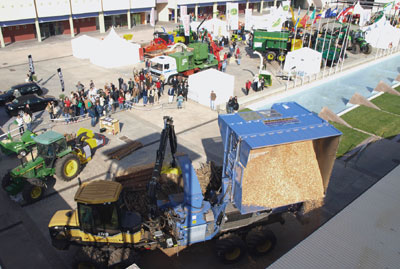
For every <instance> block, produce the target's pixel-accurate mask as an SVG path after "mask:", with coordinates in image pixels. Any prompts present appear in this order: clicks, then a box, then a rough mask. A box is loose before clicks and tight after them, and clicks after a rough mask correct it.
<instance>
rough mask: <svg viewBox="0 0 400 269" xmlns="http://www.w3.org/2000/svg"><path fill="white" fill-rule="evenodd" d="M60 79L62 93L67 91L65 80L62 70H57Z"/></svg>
mask: <svg viewBox="0 0 400 269" xmlns="http://www.w3.org/2000/svg"><path fill="white" fill-rule="evenodd" d="M57 73H58V77H59V78H60V83H61V91H62V92H63V91H64V90H65V85H64V78H63V74H62V73H61V68H58V69H57Z"/></svg>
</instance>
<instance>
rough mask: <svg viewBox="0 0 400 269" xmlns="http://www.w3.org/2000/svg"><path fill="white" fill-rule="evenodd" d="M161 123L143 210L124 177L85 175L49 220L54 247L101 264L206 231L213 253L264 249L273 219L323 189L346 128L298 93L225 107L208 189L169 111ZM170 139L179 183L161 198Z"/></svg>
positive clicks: (231, 258) (186, 241)
mask: <svg viewBox="0 0 400 269" xmlns="http://www.w3.org/2000/svg"><path fill="white" fill-rule="evenodd" d="M164 123H165V127H164V130H163V131H162V134H161V139H160V146H159V149H158V150H157V154H156V156H157V157H156V162H155V165H154V169H153V171H152V174H151V179H150V180H149V181H148V184H147V191H146V192H145V202H144V203H143V204H144V205H146V206H147V207H148V208H147V210H146V211H140V213H139V211H138V210H136V211H135V210H132V209H129V208H130V207H129V206H128V203H127V201H129V200H131V201H133V200H134V201H136V203H142V202H140V201H139V200H138V199H139V194H138V193H135V192H133V193H132V194H131V197H129V195H126V193H125V192H126V190H125V189H124V188H122V186H121V184H120V183H119V182H115V181H105V180H96V181H92V182H87V183H83V184H82V185H81V186H80V187H79V189H78V191H77V193H76V195H75V201H76V202H77V209H75V210H61V211H58V212H56V213H55V215H54V216H53V217H52V219H51V221H50V223H49V232H50V237H51V239H52V243H53V245H54V246H55V247H56V248H58V249H66V248H68V247H69V245H70V244H77V245H80V246H82V248H81V250H82V251H81V252H80V253H81V254H79V255H78V257H81V258H82V257H83V258H82V261H84V262H85V263H88V262H90V260H91V263H92V265H93V266H97V267H101V265H102V266H114V265H116V264H117V263H124V262H126V260H124V259H128V258H129V256H130V254H131V253H133V252H134V250H135V249H136V250H138V249H155V248H162V249H165V248H176V247H179V246H189V245H191V244H195V243H198V242H204V241H207V240H215V243H216V254H217V255H218V256H219V257H220V258H221V260H222V261H223V262H225V263H233V262H236V261H238V260H239V259H240V258H241V257H243V255H244V253H245V252H246V251H249V252H251V253H253V254H255V255H262V254H267V253H269V252H270V251H271V250H272V249H273V248H274V246H275V244H276V241H277V239H276V237H275V235H274V234H273V233H272V231H270V230H269V229H268V225H269V224H271V223H274V222H281V223H284V220H283V217H282V214H283V213H286V212H297V211H299V210H301V209H302V205H303V203H304V202H305V201H309V200H318V199H321V198H323V197H324V194H325V192H326V190H327V187H328V183H329V179H330V175H331V171H332V167H333V163H334V160H335V157H336V150H337V147H338V144H339V138H340V136H341V132H340V131H338V130H337V129H335V128H334V127H333V126H332V125H330V124H329V123H328V122H326V121H325V120H323V119H321V118H319V117H318V116H317V115H316V114H314V113H312V112H310V111H308V110H306V109H305V108H303V107H301V106H300V105H298V104H297V103H293V102H289V103H279V104H275V105H274V106H273V107H272V109H271V110H260V111H251V112H240V113H235V114H227V115H219V117H218V124H219V128H220V132H221V136H222V144H223V149H224V156H223V166H222V175H221V177H220V180H219V181H217V182H215V181H214V182H211V181H210V182H209V185H208V186H207V188H206V189H207V191H204V190H203V189H202V187H201V185H200V183H199V178H198V176H197V175H196V172H195V169H194V168H193V166H192V162H191V160H190V159H189V157H188V156H187V155H184V154H175V153H176V148H177V143H176V136H175V132H174V126H173V122H172V118H170V117H164ZM168 141H169V144H170V148H171V153H172V162H171V164H172V165H173V166H177V168H178V170H179V171H181V176H182V181H183V188H182V191H181V192H178V193H172V194H170V195H169V196H167V197H161V196H159V194H158V190H159V189H160V187H162V185H161V186H160V184H161V183H160V173H161V167H162V163H163V160H164V155H165V151H166V148H167V144H168ZM132 199H133V200H132ZM85 255H86V256H85ZM85 257H86V258H85ZM131 262H133V261H132V260H131V261H130V263H131ZM126 264H129V263H126Z"/></svg>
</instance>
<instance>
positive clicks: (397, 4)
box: [394, 2, 400, 10]
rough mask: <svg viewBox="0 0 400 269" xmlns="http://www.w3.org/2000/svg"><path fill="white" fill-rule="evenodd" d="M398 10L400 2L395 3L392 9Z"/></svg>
mask: <svg viewBox="0 0 400 269" xmlns="http://www.w3.org/2000/svg"><path fill="white" fill-rule="evenodd" d="M399 8H400V2H397V3H396V4H395V5H394V9H395V10H398V9H399Z"/></svg>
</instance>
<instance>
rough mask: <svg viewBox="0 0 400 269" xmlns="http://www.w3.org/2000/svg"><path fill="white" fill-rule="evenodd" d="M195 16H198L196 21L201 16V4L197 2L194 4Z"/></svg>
mask: <svg viewBox="0 0 400 269" xmlns="http://www.w3.org/2000/svg"><path fill="white" fill-rule="evenodd" d="M194 16H195V17H196V21H197V19H198V18H199V6H198V5H197V4H196V5H195V6H194Z"/></svg>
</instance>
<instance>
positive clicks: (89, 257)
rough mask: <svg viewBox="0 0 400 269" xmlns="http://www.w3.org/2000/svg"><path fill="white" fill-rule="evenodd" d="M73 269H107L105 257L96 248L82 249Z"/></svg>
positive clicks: (77, 254)
mask: <svg viewBox="0 0 400 269" xmlns="http://www.w3.org/2000/svg"><path fill="white" fill-rule="evenodd" d="M72 268H76V269H78V268H79V269H80V268H93V269H105V268H107V264H106V261H105V255H103V253H102V251H101V250H100V249H97V248H95V247H87V246H85V247H82V248H80V249H79V250H78V252H77V253H76V255H75V260H74V262H73V264H72Z"/></svg>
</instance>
